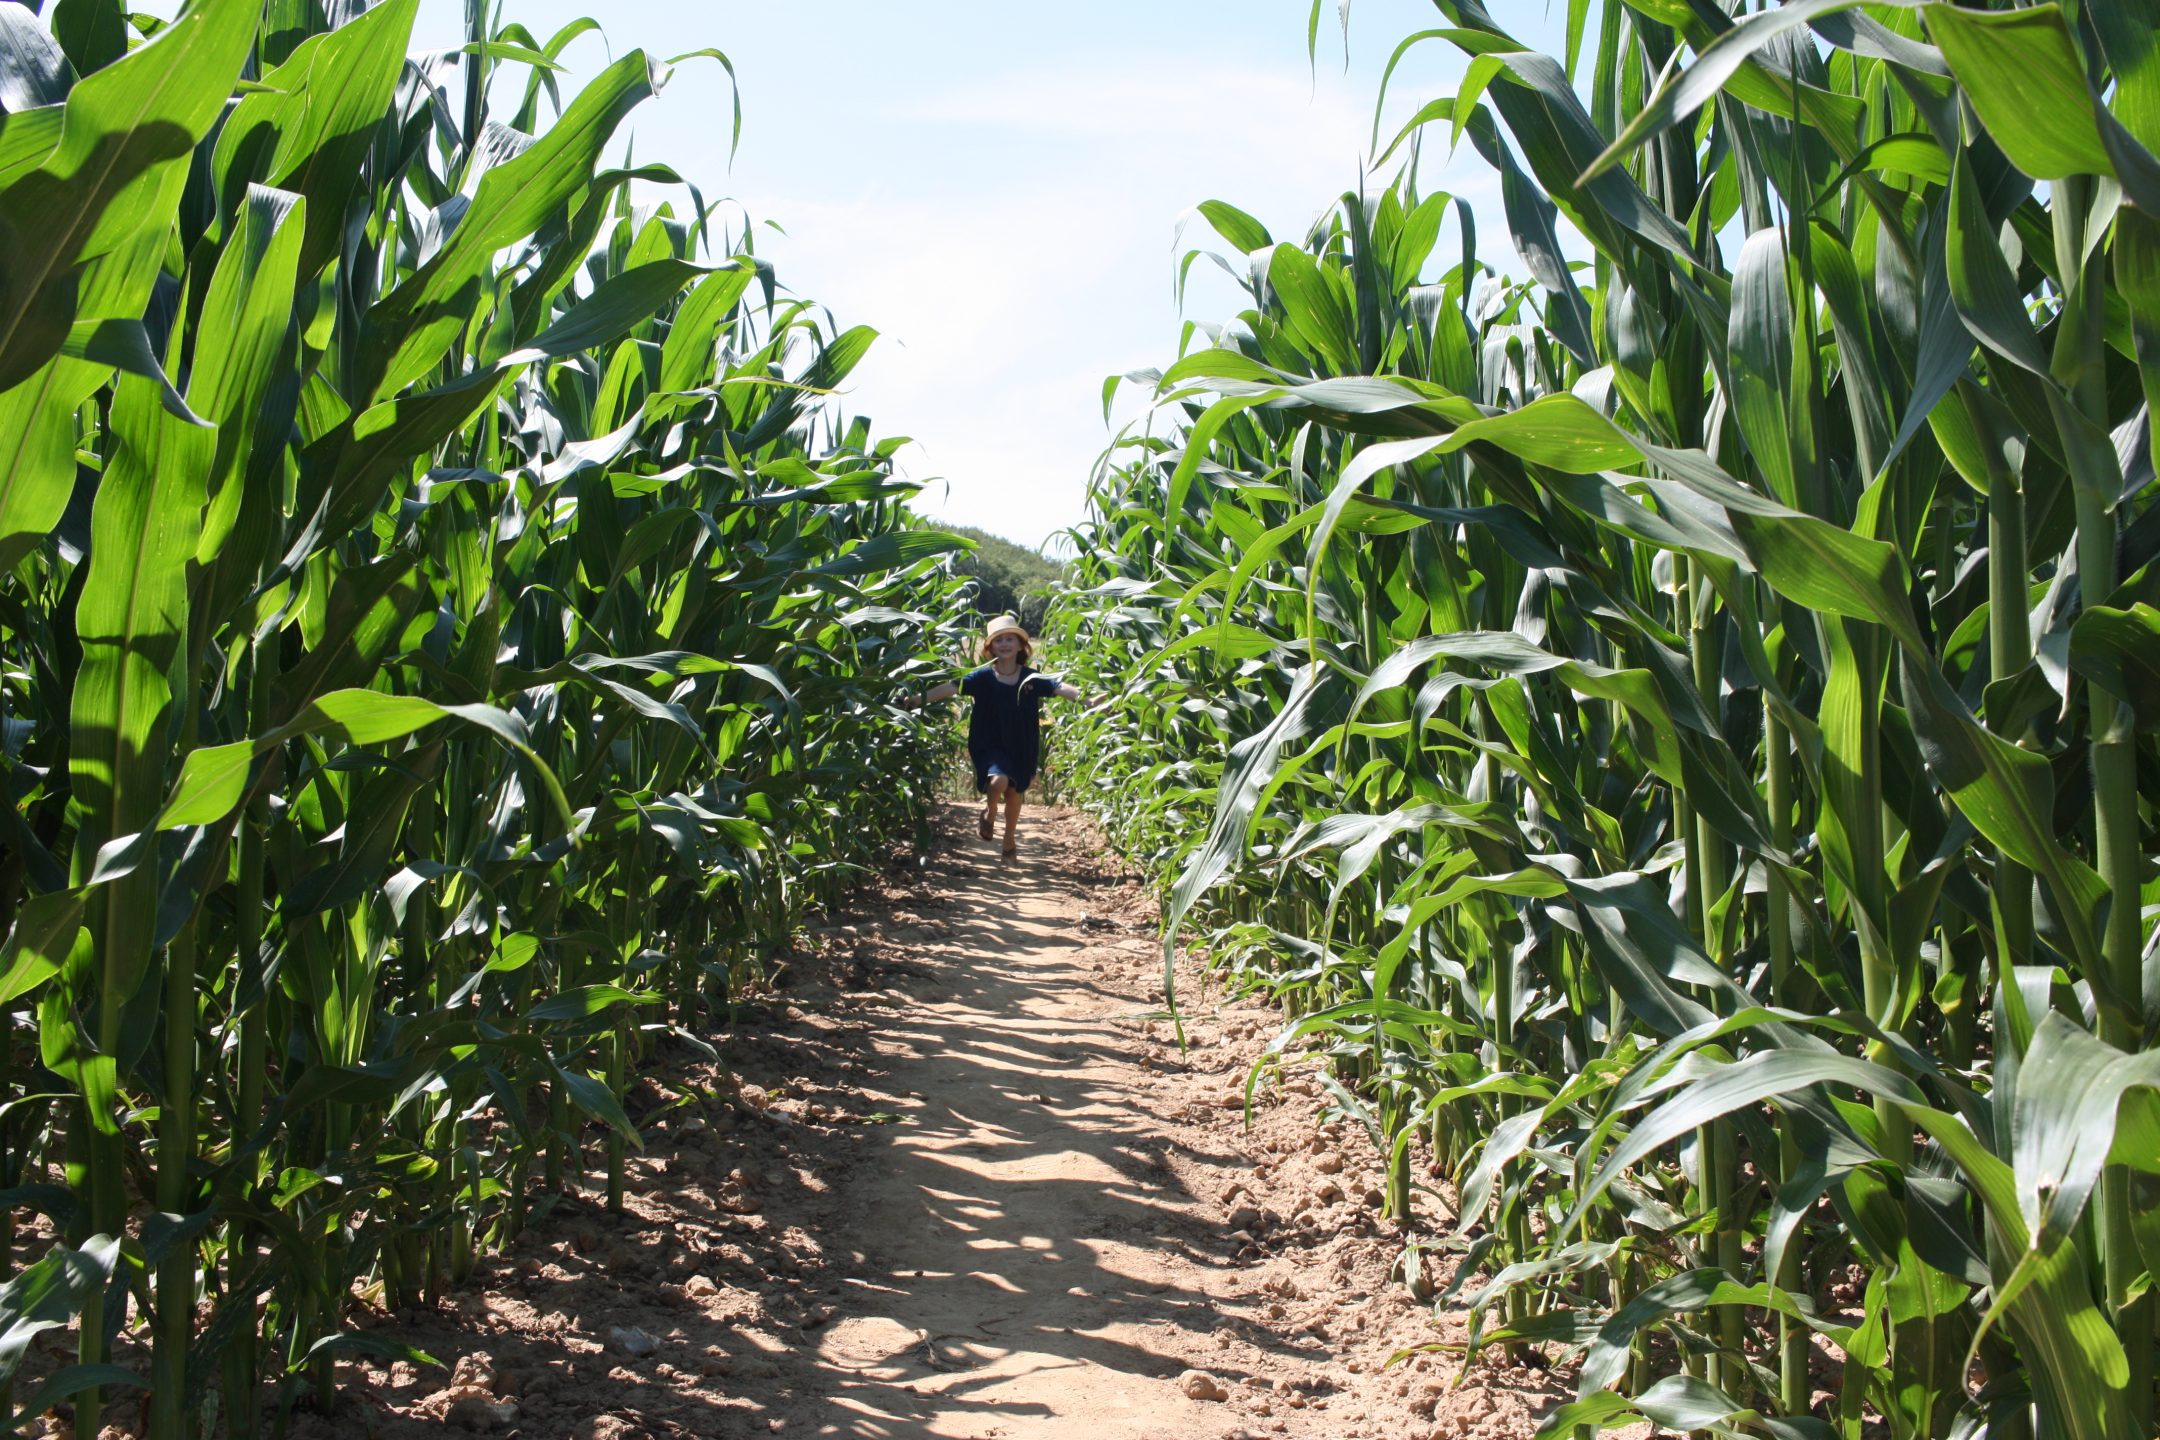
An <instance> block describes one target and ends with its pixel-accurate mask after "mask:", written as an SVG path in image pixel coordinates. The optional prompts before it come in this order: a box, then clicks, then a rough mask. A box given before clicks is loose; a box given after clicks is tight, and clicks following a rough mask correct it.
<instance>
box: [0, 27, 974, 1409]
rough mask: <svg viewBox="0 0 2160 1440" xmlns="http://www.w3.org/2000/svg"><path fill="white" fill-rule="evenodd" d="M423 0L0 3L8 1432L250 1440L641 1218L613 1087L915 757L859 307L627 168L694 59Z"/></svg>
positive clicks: (903, 528) (893, 822) (893, 797)
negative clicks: (443, 23) (421, 1335)
mask: <svg viewBox="0 0 2160 1440" xmlns="http://www.w3.org/2000/svg"><path fill="white" fill-rule="evenodd" d="M417 8H418V0H380V3H376V4H373V5H367V4H363V3H354V0H270V3H268V4H265V3H264V0H194V3H192V4H190V5H189V6H188V7H187V8H186V9H185V10H183V11H182V12H181V13H180V15H179V16H178V17H177V18H175V19H173V20H171V21H169V22H161V21H159V20H158V19H156V18H154V17H149V16H144V15H139V14H132V13H130V12H128V10H127V9H126V7H124V6H123V5H121V4H120V3H118V0H60V3H58V4H55V5H49V6H47V7H45V9H44V13H42V14H40V12H39V7H38V6H37V5H35V4H31V5H20V4H13V3H0V42H4V43H0V104H4V107H5V110H4V113H0V709H4V718H0V725H4V728H0V757H4V759H0V781H4V784H5V787H6V792H7V803H6V804H5V805H0V832H4V833H0V932H4V933H5V936H6V940H5V950H4V952H0V1018H4V1020H5V1022H6V1027H5V1035H4V1040H0V1065H4V1066H5V1074H6V1086H7V1093H6V1096H5V1099H4V1103H0V1201H4V1206H0V1224H4V1226H5V1228H4V1230H0V1242H5V1243H4V1246H0V1260H4V1262H5V1268H4V1271H0V1402H4V1403H5V1404H6V1406H7V1416H6V1418H7V1420H8V1422H9V1430H10V1433H21V1432H22V1431H23V1430H24V1429H25V1428H26V1427H29V1426H31V1425H34V1424H36V1423H38V1420H37V1417H38V1416H39V1415H40V1414H41V1413H52V1412H54V1411H56V1410H65V1409H66V1408H67V1407H70V1406H72V1411H73V1415H74V1418H75V1430H76V1433H77V1434H80V1435H84V1436H93V1435H96V1434H98V1433H99V1424H98V1420H99V1415H100V1407H101V1405H102V1404H124V1405H127V1406H128V1407H129V1413H133V1407H134V1406H135V1405H136V1404H137V1403H138V1402H139V1403H140V1404H141V1405H142V1408H143V1411H144V1413H146V1414H147V1416H148V1424H149V1431H148V1433H150V1434H152V1435H155V1436H158V1437H163V1440H171V1437H182V1436H188V1435H209V1434H214V1433H222V1434H227V1435H236V1436H241V1435H244V1436H249V1437H253V1436H255V1435H258V1434H267V1433H271V1430H272V1428H273V1427H274V1426H275V1424H276V1423H277V1421H278V1420H279V1418H280V1417H281V1415H282V1414H283V1413H284V1412H285V1411H286V1410H288V1409H289V1407H290V1406H292V1405H293V1404H295V1403H299V1402H303V1401H305V1402H311V1403H312V1402H317V1401H323V1400H327V1399H329V1398H331V1397H330V1396H329V1394H328V1389H329V1386H330V1384H331V1382H332V1379H333V1376H334V1361H335V1359H336V1357H337V1356H338V1355H339V1354H340V1353H342V1352H343V1351H345V1350H347V1349H349V1348H350V1347H353V1346H356V1345H364V1346H372V1347H374V1348H376V1349H380V1348H381V1345H382V1343H383V1342H382V1340H381V1337H380V1336H379V1335H370V1336H360V1335H356V1334H355V1333H354V1330H353V1326H352V1325H351V1323H350V1311H351V1307H352V1305H353V1303H354V1297H355V1296H356V1295H361V1294H366V1295H370V1296H372V1297H373V1298H374V1300H375V1301H376V1302H377V1303H381V1304H388V1305H398V1304H403V1303H412V1302H416V1301H421V1300H428V1299H432V1298H433V1297H435V1296H436V1295H438V1294H439V1293H440V1292H441V1291H442V1290H443V1289H444V1287H446V1286H450V1285H453V1284H455V1283H456V1282H457V1281H458V1280H459V1279H460V1278H461V1277H462V1276H463V1275H464V1274H465V1273H467V1272H468V1271H469V1269H470V1268H471V1266H472V1265H473V1263H474V1260H475V1257H476V1255H478V1254H480V1253H482V1252H483V1251H484V1250H485V1249H486V1248H487V1247H489V1246H492V1245H497V1244H500V1243H502V1242H503V1241H505V1240H506V1239H507V1238H508V1237H510V1236H512V1235H514V1234H515V1233H516V1232H517V1231H518V1229H519V1227H520V1226H521V1225H523V1224H524V1223H525V1222H526V1220H527V1217H528V1215H529V1213H530V1212H531V1209H532V1207H533V1206H535V1205H536V1204H546V1203H551V1201H550V1197H552V1196H553V1195H555V1194H556V1193H558V1192H559V1191H560V1190H561V1189H562V1187H565V1186H573V1185H576V1184H577V1183H579V1182H580V1181H581V1179H586V1178H589V1179H590V1180H591V1182H592V1183H594V1184H595V1185H604V1186H605V1187H606V1193H607V1196H608V1199H609V1200H610V1201H611V1202H613V1203H620V1199H621V1187H622V1182H623V1162H624V1153H625V1150H626V1148H628V1147H631V1146H634V1145H635V1144H636V1143H637V1138H638V1134H637V1128H636V1125H635V1124H634V1122H633V1120H632V1118H631V1117H630V1116H629V1115H627V1114H626V1113H625V1111H624V1108H623V1104H622V1095H623V1093H624V1091H625V1087H626V1084H627V1082H628V1081H629V1080H631V1079H634V1072H635V1070H636V1068H637V1067H638V1066H639V1065H640V1064H641V1063H644V1062H646V1061H648V1060H649V1059H651V1058H652V1057H653V1055H654V1054H655V1053H656V1047H657V1046H658V1045H660V1044H662V1043H665V1042H667V1041H668V1039H669V1037H670V1036H682V1037H689V1038H691V1039H694V1038H695V1035H696V1032H697V1029H698V1028H699V1027H701V1026H702V1025H705V1024H706V1023H707V1022H709V1020H710V1019H711V1018H712V1015H713V1012H714V1007H716V1006H721V1005H724V1004H725V1002H726V1001H727V998H728V996H729V995H730V993H731V991H732V990H733V989H735V988H737V987H739V986H740V985H742V984H744V983H746V982H748V981H751V980H753V979H754V978H756V976H757V975H758V973H759V966H760V961H761V957H762V956H764V955H766V954H767V953H769V952H770V950H771V949H772V948H773V947H777V946H784V945H785V944H786V942H787V939H788V937H789V935H790V934H791V933H792V931H793V929H794V927H795V926H796V924H797V922H798V920H799V919H800V917H801V916H802V915H803V914H804V913H805V912H806V911H807V910H809V909H811V908H813V907H818V906H822V905H827V904H830V903H831V902H832V901H833V900H834V899H835V898H836V897H837V895H838V894H839V893H840V891H841V890H842V889H843V888H844V887H845V885H846V884H847V883H848V881H849V878H850V877H851V876H852V875H855V874H857V873H860V870H861V868H862V867H863V865H864V864H865V863H866V862H867V861H868V860H870V859H871V858H872V857H873V856H874V855H875V853H876V851H877V850H878V848H879V846H880V845H881V844H882V843H884V842H885V841H887V840H888V839H889V838H891V837H893V836H895V835H899V834H907V833H912V831H913V829H914V827H915V826H916V825H917V823H918V817H919V814H920V812H921V808H922V804H923V796H924V795H926V793H927V787H928V786H929V785H930V784H931V783H932V782H933V781H934V779H935V774H936V769H937V764H938V757H937V756H936V755H934V754H931V753H928V752H926V751H925V750H924V749H923V747H922V746H921V745H919V744H918V743H917V742H916V741H914V740H913V739H912V738H910V732H907V731H904V730H903V729H902V728H901V727H900V726H899V725H898V724H897V723H896V722H895V721H894V720H890V719H882V718H879V717H880V716H881V715H886V714H889V713H890V712H887V711H885V710H883V708H882V707H880V706H878V705H877V704H875V703H874V702H875V701H877V700H878V698H879V697H880V696H881V695H882V694H883V693H884V692H885V690H886V689H887V688H888V686H889V684H890V683H891V677H893V676H894V675H896V674H898V673H900V672H902V671H904V670H906V669H907V668H909V667H910V666H915V665H918V664H921V663H923V662H924V661H925V659H926V657H928V656H929V655H931V654H933V653H936V652H939V651H941V650H943V649H946V648H949V647H948V644H947V642H948V640H949V635H948V633H947V632H948V629H949V627H950V625H951V624H952V623H954V622H950V621H948V620H946V619H944V618H942V617H944V616H945V615H947V614H948V613H950V612H951V611H953V610H954V609H955V607H954V606H953V605H952V603H951V592H952V590H953V587H954V582H953V581H952V580H951V579H950V578H949V576H947V574H946V573H945V572H944V570H943V568H942V567H943V563H944V562H943V561H942V560H941V558H940V557H941V556H942V555H943V553H944V552H946V551H949V550H951V549H954V548H956V546H957V544H958V542H956V541H953V540H952V539H950V538H949V537H946V536H942V535H939V534H937V533H935V532H932V531H928V530H926V529H925V528H923V527H922V526H921V525H920V524H919V523H918V522H917V521H916V520H915V519H914V517H913V516H912V515H911V513H910V511H909V510H908V508H907V503H906V502H907V497H908V495H909V494H910V487H909V486H908V485H907V484H906V483H904V482H903V481H901V480H899V479H898V478H896V476H895V474H894V472H893V468H892V464H891V455H892V452H893V450H894V448H895V446H896V445H897V443H898V442H895V441H876V440H873V438H872V437H871V435H870V432H869V427H868V425H867V423H866V422H865V421H863V420H861V419H859V418H858V419H849V418H847V417H845V416H843V415H841V414H840V413H839V411H838V410H837V408H836V406H835V405H834V403H833V402H832V401H831V400H830V399H829V398H828V397H829V396H830V393H831V392H832V391H833V389H834V387H835V386H837V385H838V384H839V383H840V382H841V381H842V380H843V379H844V378H845V377H846V376H847V374H848V373H849V371H850V369H851V368H852V367H853V366H854V365H855V364H856V363H857V362H858V361H859V359H860V358H861V356H862V355H863V353H864V351H865V349H866V347H867V346H868V345H869V343H870V341H871V339H872V338H873V337H872V335H871V332H869V331H867V330H862V329H852V330H837V331H836V330H834V329H832V328H830V324H829V320H828V317H827V316H826V314H825V312H824V311H822V310H821V309H819V308H817V307H815V306H813V305H812V304H810V303H808V302H806V301H803V300H800V299H797V298H793V297H791V296H789V295H788V294H787V292H785V291H784V290H782V289H781V288H780V287H779V286H778V285H777V284H776V281H775V277H774V274H773V271H772V269H771V267H770V266H769V265H768V264H766V263H765V262H764V261H762V260H760V259H758V258H757V257H756V256H755V254H754V253H751V250H750V246H749V230H748V226H747V222H746V221H739V222H738V224H737V226H736V229H735V231H734V234H733V236H732V237H731V236H730V233H729V230H728V227H727V226H726V224H725V223H724V220H725V216H726V215H727V213H729V212H725V211H722V210H721V209H719V208H718V207H716V206H712V205H708V204H707V203H706V201H705V199H704V198H702V197H700V196H699V195H698V194H697V192H696V191H695V190H694V189H690V188H688V187H684V186H681V185H680V183H679V177H678V176H676V174H675V173H674V172H673V171H671V170H670V169H669V168H668V167H667V166H666V165H664V164H659V163H654V162H653V161H650V160H646V161H643V162H642V163H639V164H637V165H635V166H634V167H632V166H630V165H629V164H628V163H627V162H625V164H623V165H621V166H617V165H615V164H613V162H612V161H611V159H610V157H611V156H613V155H616V154H620V153H621V152H622V151H623V150H624V149H625V148H626V147H625V145H624V143H623V141H624V136H625V120H626V117H628V116H629V115H630V114H631V112H632V111H633V110H634V109H635V107H637V106H638V105H639V104H640V103H641V102H642V101H644V100H646V99H647V98H648V97H650V96H651V95H653V94H654V93H655V91H656V90H657V89H658V88H659V87H660V86H661V85H662V84H663V83H664V82H665V81H666V80H667V78H668V76H669V74H670V72H671V70H673V69H674V68H675V67H676V66H678V65H680V66H685V67H700V66H703V67H711V66H716V65H722V64H725V61H724V59H723V58H722V57H720V56H719V55H718V53H717V52H706V53H701V54H699V55H694V56H686V57H680V58H678V59H677V60H675V61H671V62H665V63H663V62H662V61H660V60H657V59H655V58H653V57H651V56H648V55H646V54H644V53H641V52H633V53H630V54H627V55H624V56H623V57H622V58H620V59H618V60H616V61H614V62H613V63H612V64H609V65H608V66H607V67H606V68H605V69H604V70H602V71H600V72H599V74H598V75H596V76H595V77H594V78H593V79H592V80H591V81H590V82H589V83H588V84H586V85H585V86H584V87H583V88H582V89H580V90H578V91H577V92H576V93H574V94H567V95H566V94H565V93H564V90H563V87H562V85H561V84H560V80H559V75H560V72H561V70H562V64H561V55H562V53H563V51H564V49H565V47H566V46H567V45H569V44H570V43H571V42H572V41H573V40H575V39H576V38H577V37H578V36H579V35H580V34H581V33H583V32H584V31H586V30H589V29H591V28H592V26H591V22H589V21H581V22H579V23H577V24H574V25H572V26H570V27H568V28H566V29H564V30H563V31H562V32H561V33H559V34H556V35H554V36H552V37H550V38H547V39H545V40H543V39H541V38H540V37H537V36H534V35H532V34H530V33H528V32H527V31H526V30H525V29H524V28H523V27H521V26H519V25H517V24H515V23H507V24H500V23H496V17H494V16H493V15H492V14H491V9H492V7H490V6H488V5H487V4H485V3H482V0H470V3H469V4H468V5H467V15H466V19H467V36H468V43H467V44H465V45H464V46H463V47H462V48H460V49H455V50H449V51H440V52H432V53H419V54H408V51H409V48H410V44H411V39H412V30H413V25H414V20H415V15H416V11H417ZM634 193H635V194H637V195H666V194H671V195H674V196H676V197H685V196H687V199H686V200H685V199H678V200H676V201H675V202H674V203H672V204H658V205H639V204H635V203H633V194H634ZM68 1329H72V1331H73V1337H72V1340H73V1348H74V1350H75V1352H76V1353H75V1355H74V1357H73V1363H67V1364H54V1363H48V1361H47V1360H45V1359H41V1360H40V1361H39V1362H38V1363H37V1364H36V1365H34V1366H32V1367H30V1369H27V1370H24V1371H22V1372H21V1373H20V1374H18V1365H19V1364H21V1363H22V1362H23V1360H24V1357H25V1353H26V1351H27V1349H28V1347H29V1346H30V1345H31V1343H32V1341H33V1340H35V1339H37V1337H38V1336H39V1335H40V1333H41V1332H45V1331H56V1330H57V1331H59V1332H60V1333H61V1334H63V1335H65V1333H66V1331H67V1330H68ZM45 1338H46V1339H47V1340H48V1341H49V1340H51V1339H52V1338H53V1336H51V1335H46V1336H45ZM145 1393H146V1394H147V1398H144V1397H145Z"/></svg>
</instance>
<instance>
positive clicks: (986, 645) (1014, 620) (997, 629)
mask: <svg viewBox="0 0 2160 1440" xmlns="http://www.w3.org/2000/svg"><path fill="white" fill-rule="evenodd" d="M1000 635H1018V636H1019V637H1020V643H1021V645H1022V646H1024V647H1025V648H1027V649H1029V650H1033V649H1034V648H1035V637H1034V636H1032V635H1030V634H1028V632H1027V627H1026V626H1025V625H1022V624H1021V623H1020V620H1019V617H1018V616H1014V615H1000V616H998V617H997V618H996V619H995V620H992V621H991V622H990V623H989V624H988V625H985V626H984V627H983V638H982V653H983V658H984V659H985V660H987V659H989V658H990V642H991V641H993V640H995V639H997V637H998V636H1000Z"/></svg>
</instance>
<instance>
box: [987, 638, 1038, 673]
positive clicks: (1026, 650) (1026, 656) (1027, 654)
mask: <svg viewBox="0 0 2160 1440" xmlns="http://www.w3.org/2000/svg"><path fill="white" fill-rule="evenodd" d="M1002 633H1004V634H1007V635H1019V636H1020V663H1021V664H1022V665H1025V664H1027V663H1028V661H1030V660H1032V659H1034V658H1035V642H1034V641H1032V640H1030V639H1028V637H1027V634H1026V633H1025V632H1024V631H1016V630H1007V631H1004V632H1002ZM991 638H995V637H987V638H985V639H984V640H983V642H982V658H983V659H985V660H988V659H989V658H991V657H990V639H991Z"/></svg>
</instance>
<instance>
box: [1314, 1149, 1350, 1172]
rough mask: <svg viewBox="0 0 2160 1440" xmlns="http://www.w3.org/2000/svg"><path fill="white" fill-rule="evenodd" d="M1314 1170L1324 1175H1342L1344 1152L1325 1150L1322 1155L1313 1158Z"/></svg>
mask: <svg viewBox="0 0 2160 1440" xmlns="http://www.w3.org/2000/svg"><path fill="white" fill-rule="evenodd" d="M1312 1168H1313V1169H1315V1170H1317V1171H1319V1172H1320V1173H1321V1174H1322V1175H1340V1174H1342V1170H1343V1157H1342V1152H1341V1151H1340V1150H1323V1151H1322V1152H1321V1153H1320V1154H1318V1155H1315V1156H1314V1157H1313V1162H1312Z"/></svg>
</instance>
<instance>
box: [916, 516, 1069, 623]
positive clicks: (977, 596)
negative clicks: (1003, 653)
mask: <svg viewBox="0 0 2160 1440" xmlns="http://www.w3.org/2000/svg"><path fill="white" fill-rule="evenodd" d="M941 528H943V529H944V530H946V531H948V532H950V533H951V534H954V535H959V536H962V537H964V538H966V539H969V540H972V541H974V542H975V549H974V551H973V553H970V554H964V555H959V556H956V557H955V558H954V560H953V568H954V569H955V570H957V571H958V572H959V573H961V574H962V575H966V576H968V577H969V578H970V579H972V580H973V581H974V582H975V585H974V590H973V593H972V595H971V596H970V597H969V603H970V604H972V605H973V606H974V607H975V609H976V610H977V611H978V612H979V613H981V614H982V615H985V616H990V615H1007V614H1010V615H1015V616H1017V617H1019V620H1020V623H1021V624H1022V625H1024V626H1026V627H1027V629H1028V633H1029V634H1031V635H1040V634H1041V633H1042V627H1043V619H1044V616H1045V614H1046V613H1047V611H1048V610H1049V605H1050V594H1051V592H1052V591H1053V590H1054V589H1056V587H1057V585H1058V583H1059V581H1061V580H1062V579H1063V578H1064V576H1065V567H1063V566H1062V565H1059V564H1058V563H1057V562H1056V561H1054V560H1050V559H1047V558H1045V557H1044V556H1043V555H1042V554H1041V553H1040V552H1039V551H1035V550H1030V549H1028V548H1027V547H1026V546H1025V545H1019V544H1015V543H1014V542H1013V541H1010V540H1007V539H1005V538H1004V537H1003V536H1001V535H992V534H991V533H990V532H988V531H987V530H976V529H973V528H972V527H970V526H966V525H946V526H942V527H941Z"/></svg>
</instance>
